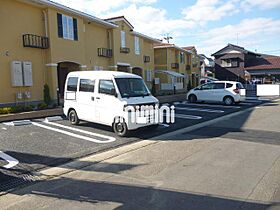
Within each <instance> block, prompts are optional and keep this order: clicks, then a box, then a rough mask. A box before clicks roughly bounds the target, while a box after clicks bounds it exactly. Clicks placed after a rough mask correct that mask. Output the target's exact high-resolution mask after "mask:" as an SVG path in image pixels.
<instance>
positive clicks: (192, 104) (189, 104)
mask: <svg viewBox="0 0 280 210" xmlns="http://www.w3.org/2000/svg"><path fill="white" fill-rule="evenodd" d="M182 105H184V106H203V107H219V108H225V109H240V108H241V107H240V106H225V105H218V104H194V103H184V104H182Z"/></svg>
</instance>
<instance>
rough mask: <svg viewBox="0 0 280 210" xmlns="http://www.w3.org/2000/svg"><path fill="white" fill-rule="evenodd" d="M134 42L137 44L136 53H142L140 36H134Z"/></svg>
mask: <svg viewBox="0 0 280 210" xmlns="http://www.w3.org/2000/svg"><path fill="white" fill-rule="evenodd" d="M134 44H135V54H136V55H140V42H139V37H137V36H135V37H134Z"/></svg>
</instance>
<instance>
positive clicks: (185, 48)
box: [182, 46, 195, 50]
mask: <svg viewBox="0 0 280 210" xmlns="http://www.w3.org/2000/svg"><path fill="white" fill-rule="evenodd" d="M182 48H183V49H184V50H192V49H193V48H195V46H188V47H182Z"/></svg>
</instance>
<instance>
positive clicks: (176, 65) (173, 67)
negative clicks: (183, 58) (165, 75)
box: [171, 63, 179, 69]
mask: <svg viewBox="0 0 280 210" xmlns="http://www.w3.org/2000/svg"><path fill="white" fill-rule="evenodd" d="M171 68H172V69H178V68H179V63H171Z"/></svg>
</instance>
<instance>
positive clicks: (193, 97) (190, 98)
mask: <svg viewBox="0 0 280 210" xmlns="http://www.w3.org/2000/svg"><path fill="white" fill-rule="evenodd" d="M196 101H197V98H196V96H195V95H190V96H189V102H190V103H195V102H196Z"/></svg>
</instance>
